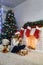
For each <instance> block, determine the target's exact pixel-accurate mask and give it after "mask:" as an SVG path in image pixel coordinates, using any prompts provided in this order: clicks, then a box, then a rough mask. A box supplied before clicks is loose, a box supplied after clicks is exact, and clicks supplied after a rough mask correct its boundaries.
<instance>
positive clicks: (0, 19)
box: [0, 8, 2, 43]
mask: <svg viewBox="0 0 43 65" xmlns="http://www.w3.org/2000/svg"><path fill="white" fill-rule="evenodd" d="M1 30H2V9H1V8H0V43H1Z"/></svg>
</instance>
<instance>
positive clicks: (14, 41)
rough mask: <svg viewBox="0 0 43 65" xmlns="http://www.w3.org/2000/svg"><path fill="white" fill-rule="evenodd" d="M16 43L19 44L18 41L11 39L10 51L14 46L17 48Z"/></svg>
mask: <svg viewBox="0 0 43 65" xmlns="http://www.w3.org/2000/svg"><path fill="white" fill-rule="evenodd" d="M18 43H19V41H16V39H15V38H13V39H12V40H11V50H12V49H13V47H14V46H17V45H18Z"/></svg>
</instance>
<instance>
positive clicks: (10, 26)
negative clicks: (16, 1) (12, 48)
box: [2, 10, 18, 40]
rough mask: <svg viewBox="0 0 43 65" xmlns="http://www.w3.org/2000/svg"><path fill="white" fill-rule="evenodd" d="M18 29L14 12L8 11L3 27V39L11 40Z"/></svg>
mask: <svg viewBox="0 0 43 65" xmlns="http://www.w3.org/2000/svg"><path fill="white" fill-rule="evenodd" d="M17 29H18V27H17V24H16V19H15V17H14V12H13V11H12V10H8V12H7V14H6V19H5V23H3V25H2V39H4V38H6V39H9V40H11V37H12V36H13V35H14V34H15V32H16V31H17Z"/></svg>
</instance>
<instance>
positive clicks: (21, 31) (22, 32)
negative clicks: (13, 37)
mask: <svg viewBox="0 0 43 65" xmlns="http://www.w3.org/2000/svg"><path fill="white" fill-rule="evenodd" d="M23 34H24V28H21V30H20V36H21V37H23Z"/></svg>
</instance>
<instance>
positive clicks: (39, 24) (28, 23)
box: [23, 20, 43, 28]
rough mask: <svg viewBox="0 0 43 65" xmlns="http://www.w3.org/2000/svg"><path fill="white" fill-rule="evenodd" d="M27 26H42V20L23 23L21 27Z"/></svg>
mask: <svg viewBox="0 0 43 65" xmlns="http://www.w3.org/2000/svg"><path fill="white" fill-rule="evenodd" d="M27 26H30V27H32V28H35V27H36V26H39V27H43V20H40V21H35V22H27V23H25V24H24V25H23V28H26V27H27Z"/></svg>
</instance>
